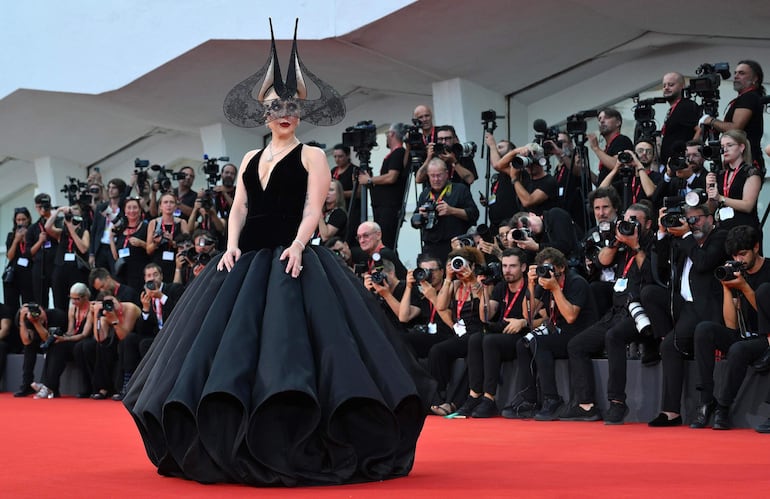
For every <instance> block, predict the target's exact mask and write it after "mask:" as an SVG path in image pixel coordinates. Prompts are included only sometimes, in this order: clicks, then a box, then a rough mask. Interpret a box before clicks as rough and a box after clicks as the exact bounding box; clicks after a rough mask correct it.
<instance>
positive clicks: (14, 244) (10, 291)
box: [0, 207, 34, 373]
mask: <svg viewBox="0 0 770 499" xmlns="http://www.w3.org/2000/svg"><path fill="white" fill-rule="evenodd" d="M31 223H32V215H30V213H29V210H28V209H27V208H26V207H20V208H14V209H13V230H11V231H9V232H8V235H7V236H6V238H5V258H6V260H7V261H8V263H7V264H6V270H5V271H4V272H3V297H4V300H5V305H6V306H7V307H9V308H10V309H11V314H12V316H13V315H14V314H16V312H17V311H18V310H19V306H20V305H21V304H22V303H27V302H29V301H32V300H33V297H34V293H33V291H32V265H31V262H30V257H29V252H28V249H29V247H28V246H27V230H29V226H30V224H31ZM8 269H10V270H8ZM0 373H2V371H0Z"/></svg>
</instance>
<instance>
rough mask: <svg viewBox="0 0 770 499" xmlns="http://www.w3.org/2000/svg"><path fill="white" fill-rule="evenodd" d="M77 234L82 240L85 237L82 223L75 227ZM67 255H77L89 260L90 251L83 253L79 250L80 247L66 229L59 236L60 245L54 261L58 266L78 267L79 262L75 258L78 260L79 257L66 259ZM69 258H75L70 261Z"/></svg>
mask: <svg viewBox="0 0 770 499" xmlns="http://www.w3.org/2000/svg"><path fill="white" fill-rule="evenodd" d="M75 232H76V233H77V234H78V236H80V237H81V238H82V237H83V233H84V232H85V228H84V227H83V224H82V223H81V224H79V225H78V226H76V227H75ZM67 254H75V255H77V256H79V257H80V258H83V259H85V260H88V250H86V251H85V252H81V251H80V250H79V249H78V245H77V244H75V240H74V239H73V238H72V236H71V235H70V233H69V231H68V230H67V228H66V227H65V228H64V229H63V230H62V232H61V236H59V244H58V246H57V247H56V259H55V260H54V263H55V264H56V265H70V266H76V265H77V261H76V260H75V258H77V256H76V257H67V258H65V255H67ZM69 258H73V259H72V260H69Z"/></svg>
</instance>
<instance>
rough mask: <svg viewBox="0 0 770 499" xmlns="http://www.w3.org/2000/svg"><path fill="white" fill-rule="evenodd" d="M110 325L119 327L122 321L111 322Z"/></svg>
mask: <svg viewBox="0 0 770 499" xmlns="http://www.w3.org/2000/svg"><path fill="white" fill-rule="evenodd" d="M110 324H112V325H113V326H117V325H118V324H120V321H115V322H111V323H110Z"/></svg>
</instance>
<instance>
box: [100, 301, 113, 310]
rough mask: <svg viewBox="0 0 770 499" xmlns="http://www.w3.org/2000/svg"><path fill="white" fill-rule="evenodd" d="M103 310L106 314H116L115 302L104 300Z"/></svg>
mask: <svg viewBox="0 0 770 499" xmlns="http://www.w3.org/2000/svg"><path fill="white" fill-rule="evenodd" d="M102 310H104V311H105V312H114V311H115V302H114V301H112V300H104V301H103V302H102Z"/></svg>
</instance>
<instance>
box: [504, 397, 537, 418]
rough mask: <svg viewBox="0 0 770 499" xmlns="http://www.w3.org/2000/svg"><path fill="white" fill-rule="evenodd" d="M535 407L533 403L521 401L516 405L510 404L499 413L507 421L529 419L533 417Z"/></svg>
mask: <svg viewBox="0 0 770 499" xmlns="http://www.w3.org/2000/svg"><path fill="white" fill-rule="evenodd" d="M536 412H537V405H535V403H534V402H529V401H527V400H522V401H521V402H519V403H518V404H511V405H509V406H507V407H504V408H503V410H502V411H500V415H501V416H503V417H504V418H507V419H531V418H533V417H535V413H536Z"/></svg>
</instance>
